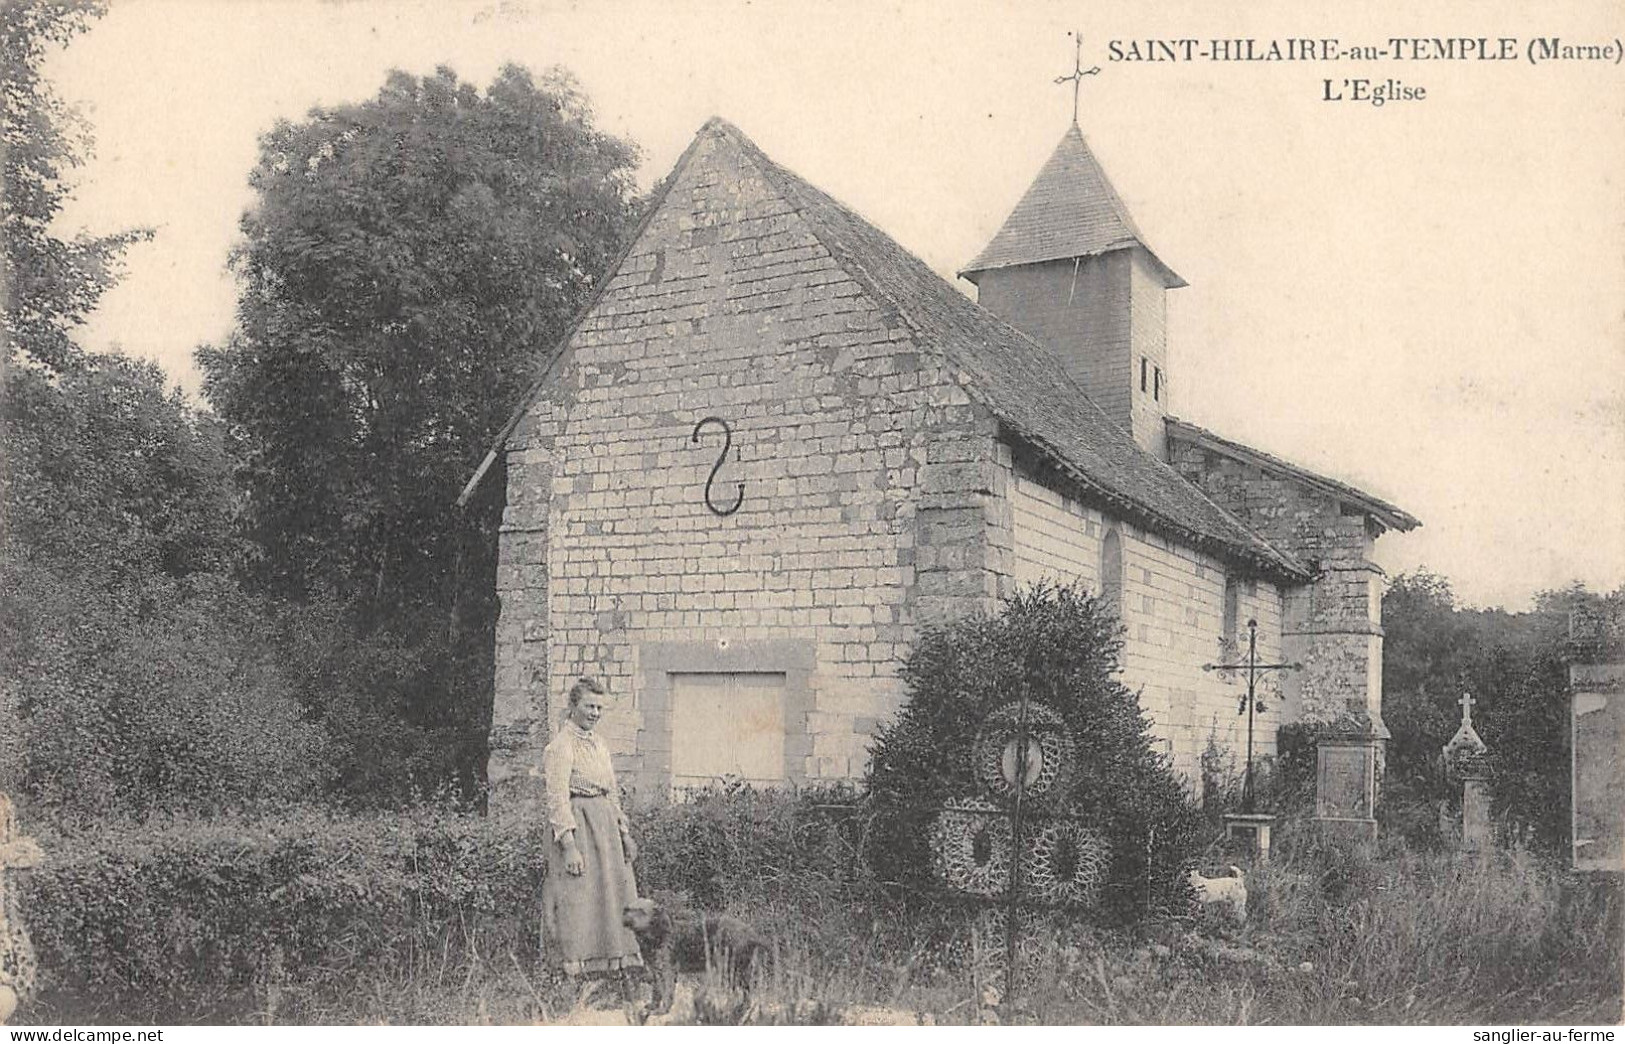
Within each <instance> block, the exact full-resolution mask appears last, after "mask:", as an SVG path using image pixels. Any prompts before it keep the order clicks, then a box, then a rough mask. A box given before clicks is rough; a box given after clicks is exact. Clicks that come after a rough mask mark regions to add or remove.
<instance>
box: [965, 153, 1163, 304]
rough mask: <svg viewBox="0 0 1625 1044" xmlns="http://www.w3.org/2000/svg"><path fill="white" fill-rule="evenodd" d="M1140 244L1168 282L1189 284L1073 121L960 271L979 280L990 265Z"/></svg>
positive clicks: (1037, 259) (1101, 252)
mask: <svg viewBox="0 0 1625 1044" xmlns="http://www.w3.org/2000/svg"><path fill="white" fill-rule="evenodd" d="M1135 246H1137V247H1140V248H1141V249H1143V250H1144V251H1145V252H1146V253H1147V254H1148V255H1150V258H1151V262H1152V267H1153V268H1155V269H1156V270H1157V273H1158V274H1159V275H1160V276H1161V277H1162V283H1163V286H1165V287H1169V288H1173V287H1180V286H1185V285H1187V284H1186V282H1185V280H1183V279H1181V278H1180V277H1179V275H1178V273H1176V272H1175V271H1174V270H1173V269H1171V268H1169V267H1168V266H1167V265H1165V264H1163V263H1162V259H1161V258H1159V257H1157V255H1156V253H1155V252H1154V251H1153V250H1152V249H1151V248H1150V247H1149V246H1146V242H1145V236H1143V235H1141V234H1140V230H1139V228H1137V227H1136V226H1135V224H1134V219H1133V218H1131V217H1129V213H1128V208H1127V207H1125V206H1124V205H1123V200H1122V198H1121V197H1120V196H1118V194H1117V190H1116V189H1114V188H1112V183H1111V180H1110V179H1108V178H1107V177H1106V171H1105V170H1104V169H1103V168H1102V167H1101V165H1100V161H1099V160H1097V159H1095V154H1094V153H1093V152H1091V151H1090V150H1089V144H1088V143H1087V142H1086V141H1084V138H1083V132H1082V131H1081V130H1079V129H1078V125H1077V124H1075V123H1074V124H1073V125H1072V126H1071V127H1069V128H1068V129H1067V132H1066V134H1065V135H1064V136H1062V138H1061V143H1060V144H1059V145H1057V146H1055V151H1054V152H1052V153H1050V157H1049V159H1048V160H1047V161H1046V162H1045V163H1044V166H1043V169H1042V170H1040V171H1039V172H1038V177H1036V178H1034V179H1033V183H1032V184H1031V185H1029V186H1028V187H1027V192H1026V194H1025V195H1023V196H1022V197H1021V202H1019V203H1017V204H1016V208H1015V209H1014V210H1012V211H1011V212H1010V216H1009V217H1007V218H1005V219H1004V224H1003V225H1002V226H1000V228H999V231H998V232H997V234H995V235H994V236H993V239H992V240H991V241H990V242H989V243H988V244H987V246H985V247H983V248H982V252H981V253H980V254H977V255H976V259H975V260H974V261H972V262H971V263H970V264H968V265H966V266H965V268H964V270H963V271H961V272H960V273H959V274H960V275H962V276H964V277H965V278H966V279H969V280H970V281H971V282H973V283H974V282H976V277H977V275H978V274H979V273H981V272H985V271H987V270H988V269H990V268H1008V267H1009V266H1011V265H1027V264H1033V263H1035V262H1039V261H1056V260H1061V259H1065V258H1073V257H1089V256H1091V255H1094V254H1104V253H1106V252H1108V251H1111V250H1122V249H1124V248H1127V247H1135Z"/></svg>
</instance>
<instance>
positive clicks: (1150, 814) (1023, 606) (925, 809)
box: [868, 587, 1198, 918]
mask: <svg viewBox="0 0 1625 1044" xmlns="http://www.w3.org/2000/svg"><path fill="white" fill-rule="evenodd" d="M1122 645H1123V640H1122V635H1121V625H1120V624H1119V623H1118V620H1117V615H1116V613H1115V612H1114V611H1113V610H1112V609H1111V608H1110V606H1109V605H1107V604H1104V603H1102V602H1100V601H1097V600H1096V599H1094V598H1091V597H1089V596H1088V595H1086V594H1084V593H1082V592H1080V591H1078V590H1076V589H1073V588H1059V589H1056V588H1049V587H1037V588H1034V589H1033V590H1031V591H1028V592H1025V593H1022V594H1020V595H1017V596H1016V597H1014V598H1011V599H1009V600H1007V601H1006V602H1005V604H1004V607H1003V611H1002V612H1001V613H1000V614H999V615H998V616H997V617H991V618H988V617H976V618H971V619H967V620H963V621H960V622H957V623H954V624H951V625H949V626H948V627H945V628H940V629H935V630H928V631H926V632H925V633H924V634H922V635H921V636H920V639H919V641H918V642H917V643H916V645H915V647H914V650H913V652H911V653H910V654H909V658H908V660H907V662H906V663H905V664H904V666H903V670H902V676H903V679H904V681H905V683H906V684H907V686H908V701H907V703H906V704H905V705H904V707H903V710H902V713H901V714H900V715H899V716H898V718H897V720H896V721H895V722H894V723H893V724H892V725H890V726H889V727H887V728H886V729H885V730H884V731H883V732H882V733H881V734H880V736H879V737H878V739H877V741H876V744H875V748H874V760H873V764H872V767H871V769H870V772H869V777H868V788H869V791H870V794H871V796H872V798H873V801H874V803H875V808H876V815H877V819H876V825H875V827H874V829H873V830H872V835H873V836H874V837H876V838H880V839H883V840H882V842H881V843H880V844H878V845H876V846H875V847H874V849H873V851H872V853H871V854H872V860H873V862H874V863H875V869H876V870H877V872H879V873H880V875H881V876H882V877H883V878H885V879H887V880H892V881H897V882H899V883H902V884H904V885H906V886H907V887H908V890H909V891H910V893H912V894H931V893H933V892H937V893H940V891H941V884H940V882H938V881H937V880H936V879H935V878H934V876H933V873H932V852H931V842H930V830H931V828H932V824H933V822H934V821H935V820H936V818H937V815H938V813H940V812H941V810H942V807H943V800H944V799H945V798H966V797H973V796H975V795H976V794H977V793H978V790H979V786H978V782H977V779H976V776H975V773H974V770H973V768H972V764H973V757H972V750H973V745H974V744H975V742H976V738H977V736H978V733H979V732H980V731H981V730H982V729H983V728H984V723H985V722H986V721H987V720H988V716H989V714H990V712H995V711H997V710H998V709H999V708H1001V707H1006V706H1008V705H1010V704H1011V702H1012V701H1015V700H1017V699H1018V698H1019V694H1020V693H1022V692H1026V693H1027V694H1028V696H1029V697H1030V698H1031V699H1032V700H1033V701H1036V702H1040V703H1043V704H1045V705H1046V706H1048V707H1049V708H1051V709H1053V710H1054V711H1055V712H1057V713H1058V714H1059V716H1060V718H1061V720H1062V721H1063V722H1064V724H1065V726H1066V729H1067V730H1068V732H1069V733H1070V734H1071V737H1072V741H1073V743H1074V744H1075V747H1074V749H1073V753H1072V757H1071V759H1070V763H1069V767H1070V770H1071V775H1072V780H1073V783H1072V787H1071V790H1070V795H1071V798H1070V800H1071V802H1072V807H1071V811H1073V812H1075V813H1077V814H1079V815H1081V816H1082V817H1083V818H1084V821H1085V822H1086V823H1087V824H1089V826H1090V827H1091V828H1092V829H1095V830H1098V831H1099V832H1100V833H1101V834H1102V835H1103V836H1104V837H1105V838H1106V840H1107V841H1108V842H1109V844H1110V853H1111V854H1110V870H1109V876H1108V878H1107V883H1106V889H1105V895H1104V898H1103V906H1104V908H1105V909H1106V910H1107V911H1108V912H1109V913H1111V914H1113V915H1115V916H1117V917H1121V918H1130V917H1133V916H1135V915H1137V914H1139V913H1141V912H1143V911H1144V909H1145V903H1146V900H1147V899H1148V898H1150V899H1151V900H1152V902H1153V904H1157V905H1161V904H1165V903H1168V902H1169V901H1171V900H1175V899H1182V898H1183V895H1184V892H1183V888H1182V885H1181V884H1180V874H1181V872H1182V870H1183V868H1184V867H1185V866H1186V865H1187V863H1186V860H1187V859H1188V857H1189V854H1190V852H1191V851H1192V848H1193V845H1194V842H1195V837H1196V833H1195V832H1196V830H1197V828H1198V817H1197V813H1196V812H1195V810H1194V808H1193V807H1192V805H1191V804H1190V802H1189V800H1188V799H1187V797H1186V795H1185V791H1184V787H1183V786H1182V784H1181V783H1180V781H1179V779H1178V777H1177V776H1175V774H1174V772H1173V770H1172V767H1171V766H1170V765H1169V764H1168V762H1167V759H1166V758H1165V757H1164V756H1163V755H1161V754H1159V753H1158V752H1157V751H1156V749H1155V747H1154V745H1153V740H1152V736H1151V725H1150V722H1149V721H1148V720H1147V719H1146V717H1145V715H1144V714H1143V713H1142V712H1141V710H1140V704H1139V699H1138V697H1137V696H1136V695H1135V694H1134V693H1133V692H1131V691H1130V690H1129V689H1127V688H1125V687H1124V686H1123V684H1122V682H1121V681H1120V680H1119V679H1118V670H1119V656H1120V655H1121V652H1122Z"/></svg>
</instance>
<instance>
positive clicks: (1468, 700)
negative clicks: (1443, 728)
mask: <svg viewBox="0 0 1625 1044" xmlns="http://www.w3.org/2000/svg"><path fill="white" fill-rule="evenodd" d="M1456 702H1457V703H1459V704H1461V720H1462V721H1463V722H1464V723H1467V724H1471V723H1472V720H1473V704H1475V703H1477V702H1478V701H1477V700H1475V699H1473V694H1472V693H1470V692H1464V693H1462V694H1461V699H1459V700H1457V701H1456Z"/></svg>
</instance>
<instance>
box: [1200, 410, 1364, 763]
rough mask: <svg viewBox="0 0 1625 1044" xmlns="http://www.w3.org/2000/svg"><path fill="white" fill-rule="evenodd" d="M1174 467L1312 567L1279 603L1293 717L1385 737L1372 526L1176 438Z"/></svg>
mask: <svg viewBox="0 0 1625 1044" xmlns="http://www.w3.org/2000/svg"><path fill="white" fill-rule="evenodd" d="M1170 450H1171V454H1172V463H1173V465H1174V467H1175V469H1176V470H1178V471H1179V472H1180V474H1182V475H1183V476H1184V477H1185V478H1186V479H1188V480H1189V481H1191V482H1193V483H1195V484H1196V485H1197V486H1199V487H1200V488H1201V489H1202V490H1203V491H1204V492H1205V493H1207V495H1208V496H1209V497H1211V498H1212V499H1213V500H1214V501H1216V502H1217V503H1218V504H1220V505H1221V506H1222V507H1224V508H1225V509H1226V510H1227V511H1229V512H1230V513H1231V514H1233V515H1235V516H1236V517H1237V518H1239V519H1240V520H1241V521H1242V522H1243V523H1244V524H1245V525H1247V526H1249V527H1251V528H1252V529H1253V530H1255V531H1256V532H1258V533H1259V534H1261V535H1262V536H1263V537H1264V538H1265V539H1266V540H1269V541H1270V542H1271V543H1272V544H1274V545H1275V546H1276V547H1279V548H1281V549H1282V550H1285V551H1288V552H1289V553H1291V554H1294V555H1296V556H1298V557H1299V559H1301V560H1302V561H1304V562H1305V563H1307V564H1309V565H1310V566H1311V567H1312V568H1314V569H1315V571H1316V579H1315V581H1314V583H1313V584H1310V585H1308V586H1305V587H1302V588H1297V589H1295V590H1294V591H1293V592H1292V594H1291V597H1290V598H1289V599H1288V602H1287V607H1286V613H1287V615H1286V626H1285V649H1286V655H1287V656H1288V657H1289V658H1290V659H1292V660H1295V661H1301V662H1302V663H1303V664H1304V670H1302V671H1299V672H1294V673H1293V675H1292V676H1291V677H1290V678H1289V679H1288V682H1287V686H1286V689H1287V696H1288V701H1289V703H1290V704H1291V709H1292V712H1293V714H1294V715H1295V716H1299V717H1302V718H1304V719H1305V720H1309V721H1315V722H1320V723H1323V724H1327V725H1330V726H1332V727H1333V729H1334V731H1337V732H1340V733H1346V734H1349V735H1355V736H1374V737H1378V738H1386V736H1387V728H1386V726H1385V725H1384V724H1383V721H1382V594H1383V589H1384V585H1385V582H1386V576H1385V574H1384V573H1383V571H1382V569H1381V568H1380V567H1379V566H1377V565H1376V564H1375V563H1374V562H1373V561H1372V550H1373V546H1374V544H1375V540H1376V531H1375V529H1374V524H1373V523H1372V522H1370V521H1369V520H1368V519H1367V517H1366V516H1365V515H1364V514H1363V513H1361V512H1360V511H1358V509H1356V508H1353V507H1348V508H1345V507H1343V506H1342V505H1341V504H1340V503H1339V502H1338V501H1337V500H1336V499H1335V498H1334V497H1332V496H1330V495H1328V494H1327V493H1325V492H1323V491H1321V490H1318V489H1315V488H1314V487H1311V486H1308V485H1306V484H1305V483H1303V482H1301V481H1297V480H1295V479H1293V478H1292V477H1291V476H1290V475H1287V474H1284V473H1277V472H1274V471H1269V470H1265V469H1263V468H1261V467H1259V466H1258V465H1257V464H1253V463H1251V462H1249V461H1244V460H1238V459H1235V458H1232V457H1229V456H1226V455H1224V454H1220V453H1215V452H1213V451H1211V450H1207V449H1204V448H1203V447H1200V446H1198V445H1195V444H1194V443H1191V442H1188V441H1183V440H1177V439H1176V440H1173V441H1172V442H1171V445H1170Z"/></svg>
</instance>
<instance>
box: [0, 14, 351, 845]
mask: <svg viewBox="0 0 1625 1044" xmlns="http://www.w3.org/2000/svg"><path fill="white" fill-rule="evenodd" d="M99 13H100V7H99V5H97V4H93V3H72V2H62V0H11V2H7V3H5V4H3V5H0V63H3V70H4V75H5V84H4V92H3V95H4V105H5V123H4V134H5V146H6V148H5V157H4V179H5V180H4V187H5V215H4V231H5V276H6V286H5V321H4V329H5V333H6V337H7V342H8V343H7V356H6V358H7V363H8V365H7V367H6V371H5V373H4V375H3V377H4V379H3V384H4V388H5V410H4V422H3V425H0V679H3V680H0V787H3V788H11V787H18V786H20V787H21V788H22V789H23V790H24V791H25V792H26V793H27V794H29V795H30V796H31V797H32V798H34V799H36V800H43V801H47V802H50V803H52V804H54V805H57V806H59V807H60V808H62V809H64V810H71V811H78V812H87V813H99V812H107V811H115V810H117V811H140V810H146V809H151V808H166V807H176V806H177V805H183V804H192V805H198V806H201V807H204V808H219V807H220V806H221V805H223V804H228V803H233V802H241V801H243V800H247V799H250V798H255V799H257V798H262V797H273V798H274V797H278V796H281V797H289V796H292V795H294V794H298V793H301V792H303V791H305V790H307V789H308V787H309V786H310V785H311V784H312V783H313V782H316V781H319V779H320V777H321V774H322V771H323V770H322V768H321V764H322V762H321V759H320V757H318V756H317V755H318V752H319V750H320V748H321V742H322V741H321V737H320V735H319V733H318V732H317V731H316V730H314V729H313V728H312V727H311V725H310V724H309V723H308V722H306V721H304V720H303V718H302V717H301V715H300V709H299V707H298V705H297V704H296V703H295V702H294V701H293V700H292V698H291V695H290V692H289V687H288V686H287V684H286V683H285V681H284V680H283V679H282V678H281V677H280V675H279V672H278V671H277V669H276V665H275V664H274V663H272V662H271V661H270V660H269V659H268V657H267V654H266V649H267V643H266V632H267V631H268V630H269V620H268V618H267V617H266V616H265V614H264V613H263V612H262V608H263V607H262V606H261V605H259V604H258V603H256V602H255V601H253V600H251V599H247V598H245V597H243V596H242V595H241V594H240V593H239V592H238V591H237V590H236V586H235V580H234V576H235V572H236V571H237V568H238V566H239V564H240V562H241V557H242V556H241V543H240V541H238V540H237V539H236V537H235V535H234V531H235V514H236V510H237V497H236V495H235V492H234V491H233V489H232V486H231V481H230V472H229V470H228V468H227V466H226V458H225V455H224V451H223V443H222V438H221V434H222V433H221V429H220V427H219V425H218V424H217V423H215V422H213V421H212V419H211V418H209V417H207V416H204V415H201V414H199V413H197V412H196V411H194V410H192V409H191V408H190V407H189V406H188V405H187V404H186V402H185V400H184V399H183V398H182V397H181V396H180V395H179V394H176V393H171V392H169V391H167V390H166V389H165V383H166V382H165V378H164V374H163V372H162V371H161V370H160V369H159V368H158V367H156V366H153V365H151V364H147V363H139V362H135V361H132V360H129V359H126V358H123V357H121V356H118V355H105V354H100V353H95V352H86V351H84V350H82V349H81V348H80V347H78V346H77V345H76V344H75V343H74V341H73V338H72V333H73V328H74V327H75V326H77V325H78V324H80V323H82V322H83V321H84V319H85V317H86V316H87V315H88V313H89V312H90V310H91V309H92V308H93V307H94V306H95V303H96V301H97V299H98V298H99V297H100V295H101V294H102V292H103V291H104V290H106V289H107V288H108V287H109V286H110V285H111V283H112V281H113V278H114V275H115V271H114V265H115V262H116V261H117V259H118V256H119V254H120V252H121V250H122V248H123V246H124V245H126V244H128V243H129V242H131V241H132V240H134V239H136V238H140V237H141V236H143V235H144V233H139V232H137V233H120V234H118V235H113V236H104V237H99V238H94V237H83V236H82V237H80V238H79V239H77V240H74V241H73V242H65V241H63V240H60V239H58V238H56V237H55V236H54V235H53V234H52V231H51V228H50V223H51V219H52V218H53V217H54V216H55V215H56V214H57V213H58V211H59V210H60V208H61V205H62V203H63V202H64V200H65V199H66V198H67V194H68V191H69V186H68V185H67V184H66V182H65V181H64V180H63V173H64V172H65V171H66V170H68V169H70V168H72V167H74V166H76V165H78V163H79V162H80V161H81V159H82V157H83V148H84V135H83V134H77V135H76V134H74V133H72V129H73V128H72V121H73V114H72V113H71V112H69V111H68V110H67V109H65V108H64V107H63V106H62V105H61V104H60V103H58V102H57V101H56V100H55V99H54V97H53V96H52V95H51V93H50V91H49V89H48V85H47V84H46V83H45V82H44V81H43V80H41V79H40V77H39V71H38V67H39V63H40V62H41V60H42V59H43V57H44V54H45V52H46V49H47V48H48V47H49V46H50V45H61V44H64V43H66V42H67V41H68V39H69V38H71V37H72V36H73V35H74V34H75V33H77V32H79V31H82V30H83V29H84V28H85V27H86V26H87V25H88V23H89V20H90V19H91V18H93V17H94V16H95V15H97V14H99Z"/></svg>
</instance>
